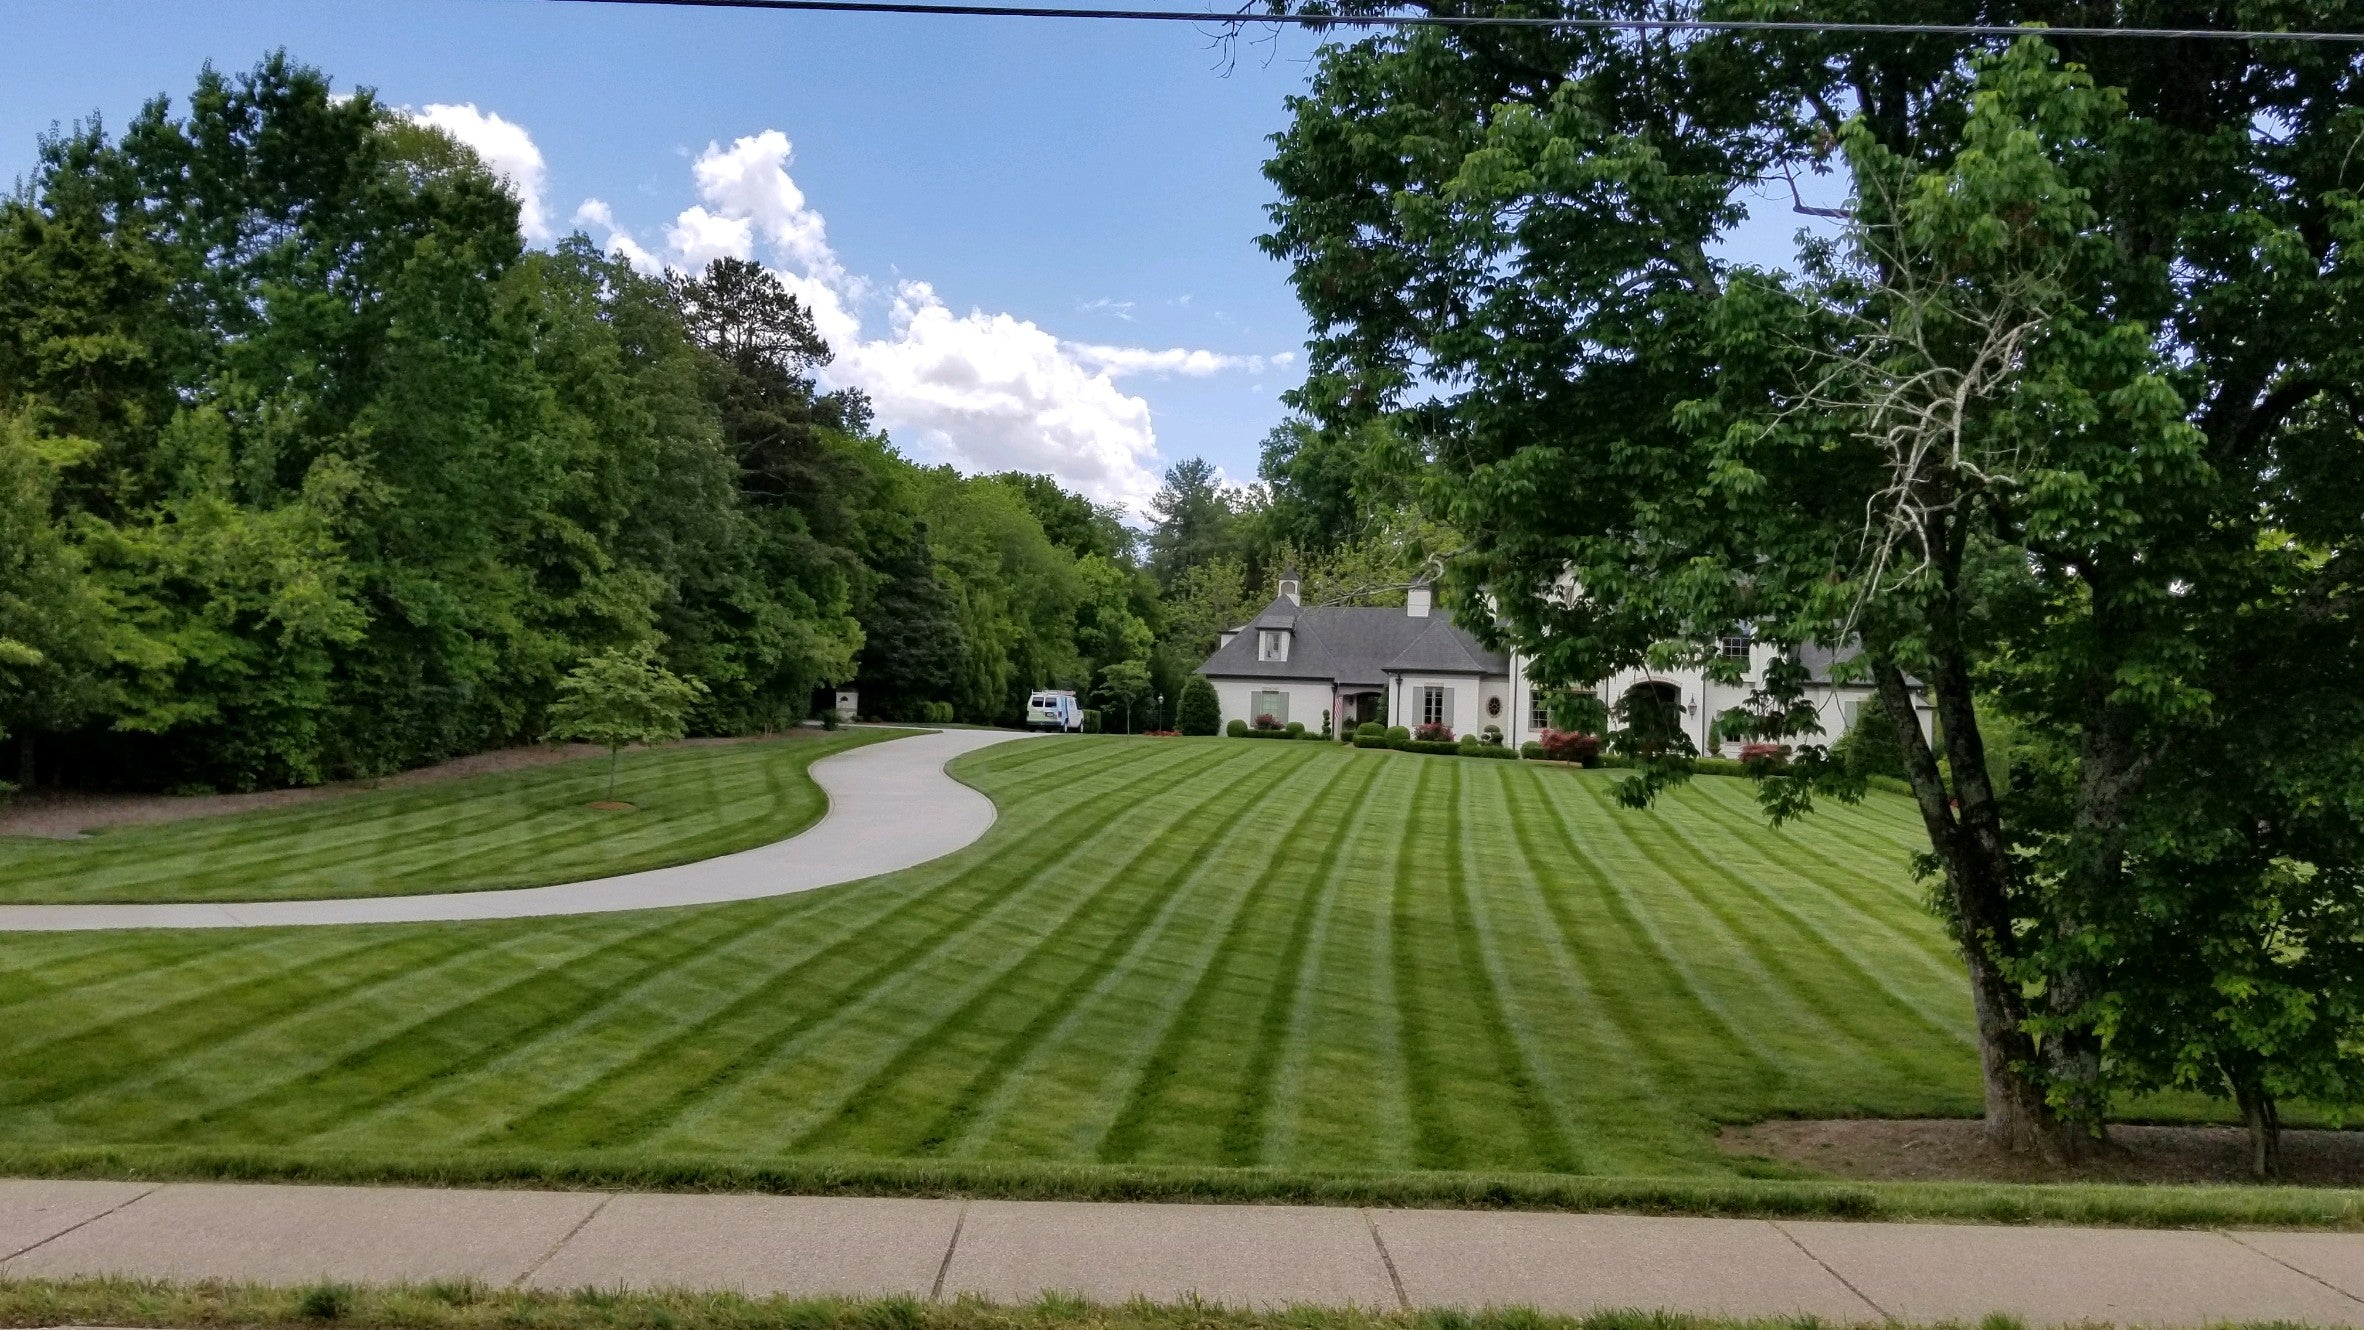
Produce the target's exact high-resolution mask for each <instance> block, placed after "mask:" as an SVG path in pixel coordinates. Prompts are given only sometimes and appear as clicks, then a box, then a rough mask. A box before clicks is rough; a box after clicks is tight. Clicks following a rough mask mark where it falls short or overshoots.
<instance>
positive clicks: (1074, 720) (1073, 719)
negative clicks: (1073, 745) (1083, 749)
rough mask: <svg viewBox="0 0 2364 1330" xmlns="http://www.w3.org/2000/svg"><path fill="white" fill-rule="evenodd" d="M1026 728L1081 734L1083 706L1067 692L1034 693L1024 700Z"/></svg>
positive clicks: (1073, 695)
mask: <svg viewBox="0 0 2364 1330" xmlns="http://www.w3.org/2000/svg"><path fill="white" fill-rule="evenodd" d="M1026 728H1027V729H1030V730H1058V731H1060V732H1062V733H1066V734H1081V733H1083V705H1082V704H1081V703H1079V702H1077V701H1076V700H1075V694H1074V693H1072V692H1067V691H1057V692H1046V693H1036V694H1034V695H1033V696H1031V697H1029V698H1027V699H1026Z"/></svg>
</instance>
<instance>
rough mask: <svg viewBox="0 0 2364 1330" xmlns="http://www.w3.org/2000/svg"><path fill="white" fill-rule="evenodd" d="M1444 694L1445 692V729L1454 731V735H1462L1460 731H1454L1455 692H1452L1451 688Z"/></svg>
mask: <svg viewBox="0 0 2364 1330" xmlns="http://www.w3.org/2000/svg"><path fill="white" fill-rule="evenodd" d="M1444 692H1445V728H1446V729H1448V730H1454V733H1456V734H1458V733H1460V731H1459V730H1457V729H1454V726H1453V690H1452V689H1450V688H1447V689H1445V690H1444Z"/></svg>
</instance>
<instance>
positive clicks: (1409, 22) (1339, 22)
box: [560, 0, 2364, 44]
mask: <svg viewBox="0 0 2364 1330" xmlns="http://www.w3.org/2000/svg"><path fill="white" fill-rule="evenodd" d="M560 2H561V3H567V4H593V5H662V6H666V7H669V8H680V9H771V10H785V11H793V12H797V13H819V14H939V15H941V14H950V15H955V16H959V17H965V18H1068V19H1113V20H1118V21H1123V22H1132V23H1219V24H1225V25H1231V24H1247V23H1274V24H1286V25H1292V26H1296V27H1302V28H1330V27H1339V28H1357V27H1359V28H1556V29H1564V30H1570V31H1587V30H1615V31H1630V32H1796V33H1879V34H1889V35H1897V36H1908V37H1909V36H1945V37H2028V36H2040V37H2115V38H2143V39H2151V40H2174V39H2191V40H2201V41H2242V42H2257V41H2275V42H2335V43H2350V44H2364V32H2277V31H2272V30H2268V29H2262V28H2048V27H2016V26H2012V25H2009V24H2001V23H1835V22H1834V23H1826V22H1821V21H1817V20H1810V19H1719V18H1687V19H1649V18H1528V17H1520V16H1516V15H1496V14H1292V13H1281V14H1272V13H1262V14H1258V13H1247V12H1240V13H1231V14H1219V13H1191V12H1187V11H1181V10H1172V9H1067V8H1061V7H1056V6H1043V5H989V4H941V5H938V4H926V3H922V2H921V0H560Z"/></svg>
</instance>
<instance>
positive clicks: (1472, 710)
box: [1387, 674, 1509, 738]
mask: <svg viewBox="0 0 2364 1330" xmlns="http://www.w3.org/2000/svg"><path fill="white" fill-rule="evenodd" d="M1487 682H1488V681H1486V680H1481V679H1480V678H1478V676H1476V675H1474V674H1403V675H1397V676H1396V678H1395V681H1394V682H1393V683H1392V684H1390V685H1389V686H1388V690H1387V723H1388V724H1390V725H1401V726H1403V727H1404V728H1405V729H1407V730H1416V729H1418V728H1420V726H1421V723H1422V721H1421V716H1420V690H1421V689H1422V688H1427V687H1440V688H1444V689H1446V690H1448V693H1449V695H1450V696H1451V697H1452V699H1453V702H1452V709H1451V713H1450V714H1451V718H1450V719H1449V720H1447V721H1446V722H1445V723H1446V724H1448V725H1450V726H1452V727H1453V737H1454V738H1459V737H1461V736H1462V735H1464V734H1476V733H1480V732H1482V731H1484V729H1485V728H1486V725H1487V717H1486V702H1485V685H1486V683H1487ZM1491 682H1492V683H1493V685H1494V687H1495V688H1496V689H1497V690H1499V689H1500V687H1501V682H1502V681H1501V680H1500V679H1499V678H1496V679H1494V680H1492V681H1491ZM1497 695H1499V693H1497ZM1496 723H1499V722H1496ZM1508 732H1509V731H1508V729H1507V728H1506V729H1505V730H1504V733H1506V734H1507V733H1508Z"/></svg>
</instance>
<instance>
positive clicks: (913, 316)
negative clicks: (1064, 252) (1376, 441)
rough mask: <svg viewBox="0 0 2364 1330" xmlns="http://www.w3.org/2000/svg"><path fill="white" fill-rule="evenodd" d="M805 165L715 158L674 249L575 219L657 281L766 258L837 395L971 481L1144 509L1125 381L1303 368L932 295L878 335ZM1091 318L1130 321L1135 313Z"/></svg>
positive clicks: (764, 151)
mask: <svg viewBox="0 0 2364 1330" xmlns="http://www.w3.org/2000/svg"><path fill="white" fill-rule="evenodd" d="M793 156H794V146H793V145H792V144H791V143H790V142H789V140H788V136H787V135H785V134H783V133H781V132H780V131H778V130H774V129H767V130H765V131H763V132H762V133H759V134H750V135H747V136H745V137H743V138H739V139H735V140H733V141H732V142H731V144H730V146H728V147H724V146H723V145H722V144H720V143H719V142H717V143H710V144H708V145H707V146H706V149H705V151H704V152H702V153H700V154H699V155H698V156H697V158H696V160H695V161H694V162H693V163H692V165H691V168H690V169H691V178H692V181H693V183H694V185H695V187H696V190H697V198H698V202H697V203H695V204H693V205H692V206H690V207H688V208H685V209H683V210H682V211H681V212H680V213H679V214H677V215H676V216H675V217H674V219H673V221H672V222H671V223H669V224H667V225H666V226H665V228H664V241H663V248H662V250H661V251H656V252H652V250H651V249H650V248H649V247H647V246H644V245H643V244H642V243H641V242H640V241H638V240H637V239H635V238H634V237H633V236H632V234H631V233H630V232H629V231H628V230H626V229H625V228H624V227H622V226H620V225H618V224H617V222H616V218H615V213H614V210H613V209H611V208H610V207H609V206H608V205H607V204H606V203H604V202H602V201H601V200H598V199H586V200H584V202H583V205H582V206H581V207H580V208H578V209H576V211H575V219H574V220H575V225H577V226H581V227H586V228H595V229H596V230H597V231H603V232H605V233H606V240H605V242H604V243H605V245H606V248H607V251H608V252H609V253H611V254H615V255H618V256H620V257H622V258H623V259H625V260H626V261H628V262H630V263H631V264H632V265H633V266H634V267H636V268H638V269H640V270H641V271H644V272H657V271H661V270H662V269H664V268H668V267H670V268H678V269H683V270H687V271H695V270H697V269H699V268H703V267H704V266H705V265H706V264H707V263H709V262H710V261H712V260H714V259H716V258H722V257H730V258H743V259H761V260H762V261H763V262H765V263H766V264H767V266H769V267H771V269H772V270H773V272H774V273H775V274H777V275H778V277H779V278H780V280H781V282H782V283H783V284H785V285H786V286H787V288H788V289H789V290H790V291H791V292H793V293H794V294H795V295H796V297H797V299H799V300H800V301H802V302H803V303H804V305H805V307H806V308H807V309H809V310H811V311H812V315H813V325H814V327H815V328H816V329H818V330H819V332H820V334H821V336H822V338H823V339H824V340H825V341H827V342H828V343H829V346H830V349H831V350H832V351H833V352H835V354H836V359H835V361H834V362H832V363H831V364H830V365H829V366H828V368H827V369H826V370H825V371H824V372H823V373H824V378H825V379H826V381H827V382H828V383H829V385H830V386H832V387H847V388H858V389H860V390H861V391H862V392H863V393H865V394H866V395H868V397H869V398H870V401H871V403H872V405H873V406H874V407H875V408H876V409H877V413H878V420H879V423H880V424H882V425H884V426H886V428H887V429H888V430H889V431H891V432H892V433H893V434H894V435H895V436H896V438H897V439H898V440H899V441H901V442H902V443H904V444H905V445H906V446H908V447H910V448H911V449H912V451H914V452H915V453H917V454H919V455H921V456H923V457H928V458H931V459H934V460H941V461H945V462H950V463H952V464H953V465H955V466H958V467H961V468H963V469H965V470H972V471H1008V470H1019V471H1036V472H1048V473H1049V474H1051V475H1053V476H1056V477H1058V479H1059V481H1060V483H1062V484H1064V485H1067V486H1069V487H1070V488H1073V489H1076V490H1080V491H1082V492H1083V493H1085V494H1087V495H1090V496H1091V497H1092V498H1094V499H1096V500H1099V501H1100V502H1103V503H1116V504H1121V505H1123V506H1125V507H1127V508H1130V509H1138V508H1140V507H1141V506H1142V505H1143V504H1145V503H1146V502H1147V501H1148V499H1149V498H1150V496H1152V495H1153V494H1155V493H1156V492H1157V488H1158V484H1159V478H1158V470H1159V464H1160V461H1161V459H1160V457H1159V455H1158V450H1157V431H1156V427H1155V425H1154V422H1153V421H1152V419H1151V416H1150V409H1149V403H1148V401H1147V400H1146V399H1144V398H1142V397H1140V396H1138V395H1136V394H1133V393H1128V392H1126V391H1124V390H1123V389H1122V388H1119V387H1118V386H1117V382H1116V381H1117V380H1118V379H1119V378H1122V377H1124V376H1126V375H1136V374H1150V375H1181V376H1184V377H1193V378H1200V377H1205V376H1208V375H1212V374H1219V373H1223V372H1226V371H1231V370H1245V371H1248V372H1250V373H1260V372H1262V371H1263V369H1264V368H1265V367H1266V366H1267V365H1275V366H1280V365H1286V364H1288V363H1289V361H1290V360H1291V359H1292V357H1291V356H1290V355H1288V354H1287V353H1283V354H1281V355H1276V356H1271V357H1265V356H1241V355H1228V354H1224V353H1220V352H1215V351H1205V350H1196V349H1192V348H1187V347H1171V348H1164V349H1159V348H1150V347H1129V346H1109V345H1102V344H1098V343H1087V342H1074V341H1067V340H1064V339H1061V338H1059V337H1057V336H1055V335H1054V334H1052V333H1051V332H1049V331H1047V330H1046V329H1044V328H1043V327H1041V326H1040V325H1038V324H1036V323H1034V322H1032V321H1031V320H1027V319H1020V318H1017V317H1015V316H1014V315H1010V314H1006V313H987V312H986V311H984V310H981V309H971V310H970V311H969V312H967V313H966V314H960V313H955V312H954V311H953V309H952V307H951V306H950V305H948V304H946V303H945V301H944V299H943V297H942V296H940V295H939V294H938V293H937V291H936V289H935V287H934V286H932V285H930V284H929V283H927V282H923V281H904V282H902V283H900V284H898V285H897V286H896V287H895V288H894V290H893V292H892V293H891V295H888V296H886V297H885V301H886V306H887V308H886V310H885V324H886V326H885V328H884V329H883V330H882V331H881V333H880V335H877V336H871V335H869V332H868V330H867V329H865V327H864V323H863V315H862V310H863V309H864V308H865V306H868V307H870V308H872V309H873V310H875V309H876V301H877V299H878V296H877V295H876V294H875V293H874V292H873V291H872V289H871V288H870V286H869V284H868V283H867V282H865V281H864V280H863V279H862V278H860V277H858V276H856V275H854V274H852V273H849V272H848V271H847V270H846V267H845V265H844V263H843V262H842V261H841V260H840V259H839V257H838V255H837V252H836V250H835V249H834V248H832V247H831V245H830V243H829V232H828V225H827V223H826V221H825V219H824V218H823V217H822V215H821V214H820V212H819V211H818V210H816V209H815V208H813V206H812V205H811V203H810V202H809V201H808V200H807V199H806V197H805V194H804V191H803V190H802V189H801V188H799V187H798V186H797V184H796V182H795V180H794V179H793V178H792V177H791V176H790V175H789V170H788V168H789V164H790V162H791V160H792V158H793ZM1081 308H1082V309H1084V310H1086V311H1089V312H1094V313H1113V314H1115V315H1117V317H1119V318H1125V319H1129V318H1130V317H1131V312H1132V310H1133V305H1132V303H1131V302H1118V301H1114V300H1102V301H1095V302H1091V303H1089V304H1087V305H1084V306H1082V307H1081Z"/></svg>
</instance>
